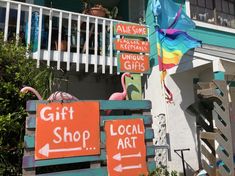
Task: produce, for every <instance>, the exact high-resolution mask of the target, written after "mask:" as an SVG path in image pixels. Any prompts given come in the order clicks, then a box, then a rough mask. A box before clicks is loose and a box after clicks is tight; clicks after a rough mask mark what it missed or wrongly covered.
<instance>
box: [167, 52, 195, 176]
mask: <svg viewBox="0 0 235 176" xmlns="http://www.w3.org/2000/svg"><path fill="white" fill-rule="evenodd" d="M192 61H193V57H192V56H188V55H185V56H184V57H183V58H182V59H181V61H180V63H179V65H178V67H177V69H176V74H175V75H172V76H171V78H172V81H173V82H174V83H175V84H176V86H177V87H178V88H177V89H178V90H179V92H178V93H176V94H177V95H175V97H173V98H174V99H175V101H177V99H179V100H180V101H181V102H177V103H179V106H180V108H181V110H182V111H184V117H185V119H186V121H187V124H188V126H189V128H190V130H191V134H190V136H192V137H193V141H194V144H195V146H194V148H192V144H190V146H187V144H185V146H184V148H190V151H187V152H184V155H185V156H186V157H185V158H184V162H185V170H186V174H187V175H193V174H194V173H195V170H194V169H193V167H192V166H191V165H190V164H189V163H190V162H191V161H187V160H186V158H187V155H191V154H189V153H190V152H196V153H198V152H199V151H198V146H197V143H198V140H197V135H196V134H195V133H196V117H195V116H192V115H191V114H189V113H188V112H186V109H187V107H188V106H189V105H190V104H192V103H193V102H194V89H193V79H194V78H195V73H194V72H193V71H192V69H193V63H192ZM184 70H188V71H185V72H184ZM182 71H183V72H182ZM177 72H178V73H177ZM170 89H171V88H170ZM173 96H174V95H173ZM183 134H185V135H189V134H188V133H183ZM195 150H196V151H195ZM174 154H176V153H174ZM177 155H178V157H179V158H180V159H181V160H182V156H181V155H179V154H177ZM196 160H197V159H196ZM191 163H192V162H191ZM182 167H183V166H182Z"/></svg>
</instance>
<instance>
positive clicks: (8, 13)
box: [4, 1, 10, 41]
mask: <svg viewBox="0 0 235 176" xmlns="http://www.w3.org/2000/svg"><path fill="white" fill-rule="evenodd" d="M9 15H10V2H9V1H7V6H6V16H5V29H4V41H7V37H8V27H9Z"/></svg>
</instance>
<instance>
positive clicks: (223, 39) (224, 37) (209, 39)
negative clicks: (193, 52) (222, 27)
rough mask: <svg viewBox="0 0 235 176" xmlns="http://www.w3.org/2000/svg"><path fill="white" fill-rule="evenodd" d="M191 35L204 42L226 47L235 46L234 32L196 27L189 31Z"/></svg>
mask: <svg viewBox="0 0 235 176" xmlns="http://www.w3.org/2000/svg"><path fill="white" fill-rule="evenodd" d="M189 35H191V36H192V37H194V38H196V39H198V40H201V41H202V43H204V44H209V45H216V46H221V47H226V48H235V45H234V41H235V34H233V33H228V32H223V31H219V30H215V29H208V28H203V27H196V29H194V30H191V31H190V32H189Z"/></svg>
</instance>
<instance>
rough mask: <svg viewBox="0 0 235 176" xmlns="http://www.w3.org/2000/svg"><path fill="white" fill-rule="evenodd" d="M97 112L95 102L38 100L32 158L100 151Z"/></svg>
mask: <svg viewBox="0 0 235 176" xmlns="http://www.w3.org/2000/svg"><path fill="white" fill-rule="evenodd" d="M99 116H100V113H99V102H72V103H60V102H58V103H57V102H53V103H45V104H39V105H38V106H37V111H36V136H35V159H36V160H42V159H51V158H64V157H71V156H86V155H97V154H100V126H99V124H100V117H99Z"/></svg>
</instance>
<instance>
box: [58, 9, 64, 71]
mask: <svg viewBox="0 0 235 176" xmlns="http://www.w3.org/2000/svg"><path fill="white" fill-rule="evenodd" d="M62 15H63V13H62V12H60V17H59V32H58V43H57V49H58V58H57V70H59V69H60V55H61V47H62V44H61V35H62Z"/></svg>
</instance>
